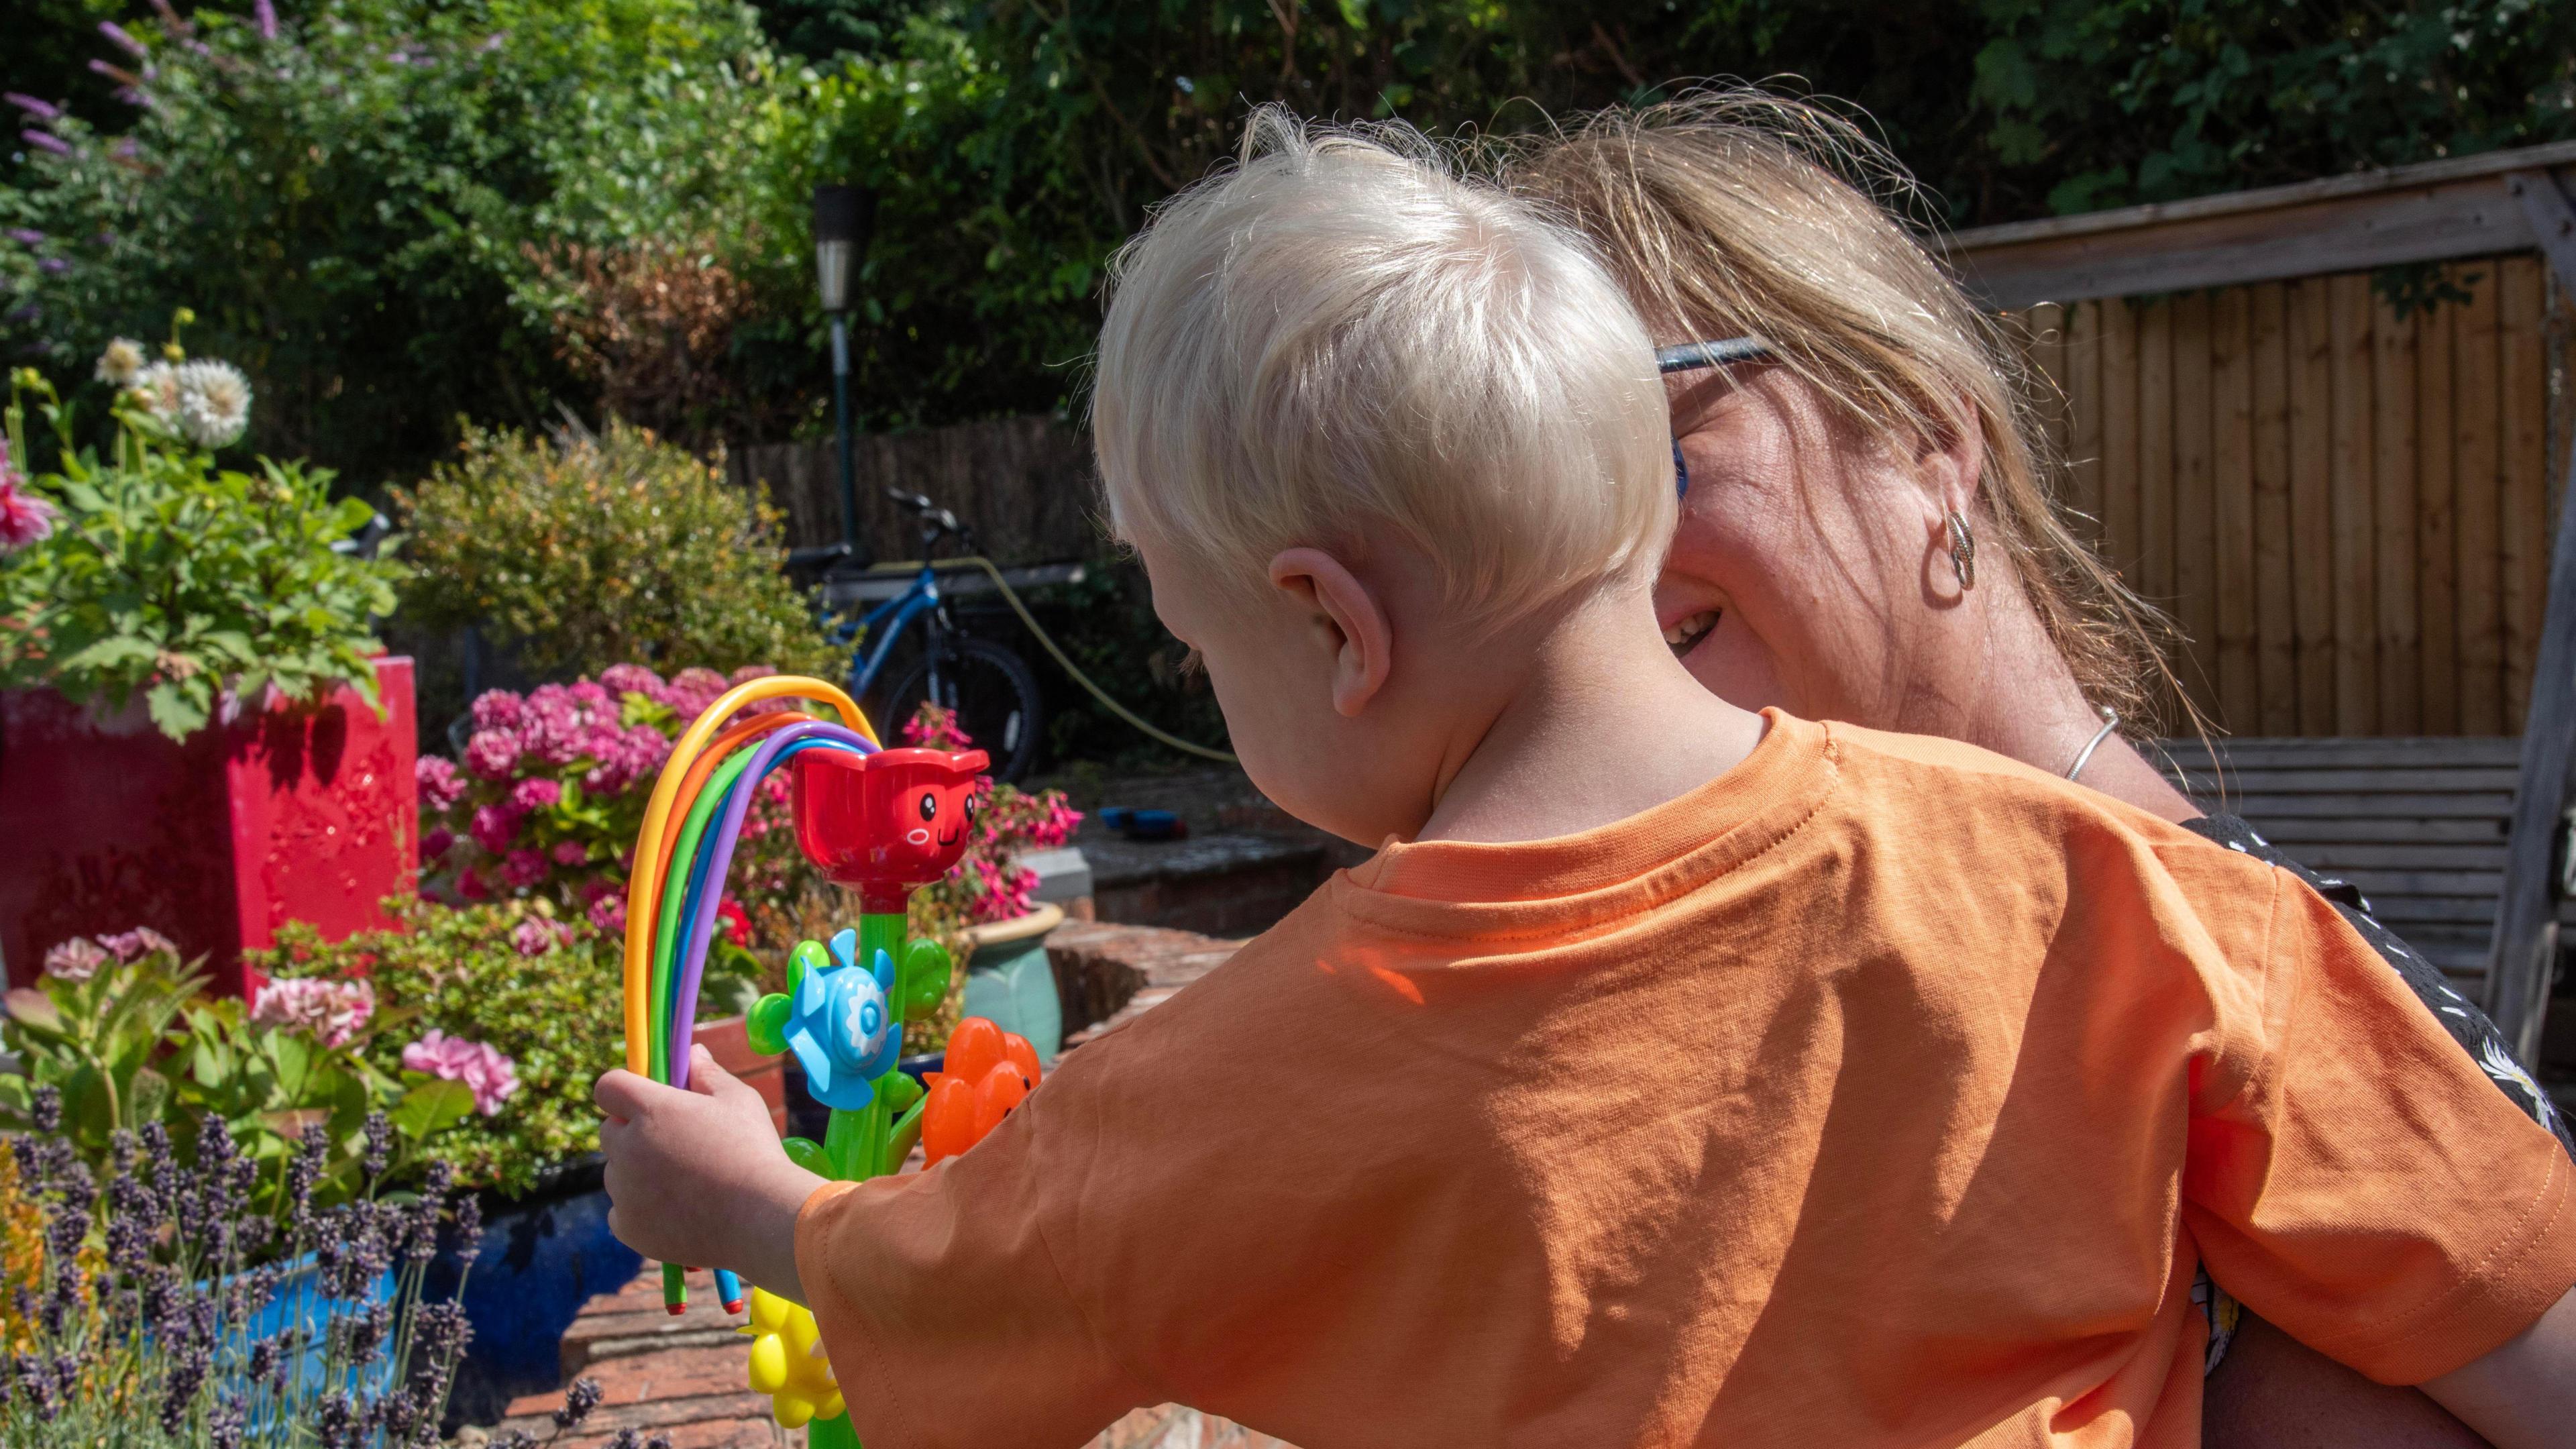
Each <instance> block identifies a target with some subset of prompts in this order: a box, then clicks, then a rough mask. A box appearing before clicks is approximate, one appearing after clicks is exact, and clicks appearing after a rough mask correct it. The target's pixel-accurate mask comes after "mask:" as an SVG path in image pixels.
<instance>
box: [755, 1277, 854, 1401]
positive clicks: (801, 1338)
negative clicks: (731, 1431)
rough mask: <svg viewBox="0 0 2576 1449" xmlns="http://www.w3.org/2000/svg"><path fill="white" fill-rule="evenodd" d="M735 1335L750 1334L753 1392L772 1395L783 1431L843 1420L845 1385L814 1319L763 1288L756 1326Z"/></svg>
mask: <svg viewBox="0 0 2576 1449" xmlns="http://www.w3.org/2000/svg"><path fill="white" fill-rule="evenodd" d="M734 1332H736V1333H748V1334H750V1335H751V1389H752V1392H753V1393H756V1394H767V1395H769V1412H770V1414H771V1415H772V1416H773V1417H775V1418H776V1419H777V1420H778V1423H779V1427H781V1428H785V1429H798V1428H802V1427H804V1426H805V1424H806V1423H807V1422H809V1421H811V1420H814V1419H837V1418H839V1417H840V1416H841V1411H842V1409H843V1407H844V1406H843V1404H842V1403H841V1389H840V1385H839V1384H838V1383H836V1382H835V1381H834V1380H833V1378H832V1362H831V1360H829V1359H827V1358H825V1357H823V1340H822V1335H821V1333H820V1331H819V1330H817V1329H816V1328H815V1327H814V1315H813V1314H811V1313H809V1312H807V1311H806V1310H804V1309H803V1308H800V1307H798V1306H796V1305H795V1304H793V1303H790V1302H788V1301H787V1300H786V1299H784V1298H781V1297H779V1296H778V1295H777V1294H775V1293H771V1292H768V1291H766V1290H764V1289H759V1288H754V1289H752V1290H751V1322H750V1324H749V1325H748V1326H746V1327H743V1328H737V1329H735V1330H734Z"/></svg>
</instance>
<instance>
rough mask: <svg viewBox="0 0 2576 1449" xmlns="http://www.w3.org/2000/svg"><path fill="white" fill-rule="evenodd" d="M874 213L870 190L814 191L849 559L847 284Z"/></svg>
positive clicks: (853, 488) (855, 488)
mask: <svg viewBox="0 0 2576 1449" xmlns="http://www.w3.org/2000/svg"><path fill="white" fill-rule="evenodd" d="M876 209H877V198H876V193H875V192H873V191H861V190H860V189H858V188H857V187H855V186H840V185H825V186H817V187H815V188H814V280H815V284H816V286H817V288H818V289H819V290H820V291H821V292H822V295H823V312H824V314H825V315H826V316H828V317H830V318H831V319H832V421H833V427H834V430H835V431H836V432H837V433H838V434H839V437H840V443H841V547H842V549H843V551H844V553H845V554H846V555H847V556H849V557H852V558H855V557H857V556H858V550H859V484H858V475H857V472H856V470H855V468H854V467H853V466H852V462H851V457H850V320H849V314H850V283H851V282H852V281H853V280H854V279H855V278H856V277H857V275H858V270H859V254H860V253H861V252H864V251H866V250H867V246H868V228H869V226H870V224H871V223H873V222H874V221H875V219H876Z"/></svg>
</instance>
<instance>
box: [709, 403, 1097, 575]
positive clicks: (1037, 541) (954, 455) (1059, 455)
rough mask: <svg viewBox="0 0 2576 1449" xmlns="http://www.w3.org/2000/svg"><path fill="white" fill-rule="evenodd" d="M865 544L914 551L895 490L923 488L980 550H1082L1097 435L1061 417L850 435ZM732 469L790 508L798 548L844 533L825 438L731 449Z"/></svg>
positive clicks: (1035, 555) (1014, 558) (1093, 500)
mask: <svg viewBox="0 0 2576 1449" xmlns="http://www.w3.org/2000/svg"><path fill="white" fill-rule="evenodd" d="M852 465H853V466H852V470H851V471H852V473H853V474H854V475H855V476H856V478H857V480H858V504H859V540H860V542H861V543H862V544H863V545H864V546H866V547H867V548H869V549H870V550H871V551H872V552H873V553H874V554H875V555H876V557H878V558H880V559H908V558H918V557H920V553H921V544H920V540H919V539H918V538H916V537H915V536H914V534H913V530H912V518H911V514H910V513H909V512H907V511H906V510H904V509H902V508H899V507H898V506H896V505H895V504H894V503H893V502H891V501H890V500H888V499H887V498H886V496H885V490H886V489H887V488H901V489H904V490H906V491H909V492H914V493H926V494H928V495H929V496H930V497H931V498H932V499H933V500H934V501H936V502H938V503H939V504H941V505H942V506H944V507H946V508H948V509H950V510H951V511H953V512H954V513H956V515H957V516H958V518H959V519H961V520H963V521H964V522H966V523H967V524H969V525H971V526H972V527H973V528H974V530H975V533H976V536H977V538H978V540H979V541H980V542H981V543H982V545H983V547H984V551H985V552H986V553H987V554H989V555H990V556H992V557H993V558H995V559H997V560H999V561H1001V562H1004V563H1013V564H1023V563H1040V562H1048V561H1052V560H1057V559H1069V558H1079V557H1081V556H1083V555H1084V554H1087V553H1090V552H1092V551H1094V550H1095V549H1096V548H1097V547H1098V545H1099V540H1100V533H1099V529H1098V524H1097V522H1096V518H1095V515H1096V514H1097V512H1098V489H1097V488H1095V487H1094V485H1093V481H1092V465H1091V441H1090V438H1089V437H1088V435H1086V434H1083V433H1081V432H1077V431H1076V430H1075V429H1073V428H1072V427H1071V426H1069V425H1067V424H1066V423H1064V422H1062V421H1061V420H1059V419H1056V418H1050V417H1024V418H1001V419H996V420H994V421H990V422H979V423H963V424H960V425H958V426H956V427H949V428H934V429H930V430H928V431H925V432H919V433H892V434H870V435H866V436H862V437H860V438H858V439H856V440H854V447H853V449H852ZM726 467H727V472H728V473H729V474H730V475H731V476H732V478H733V480H734V481H735V482H736V483H739V484H743V485H745V486H748V485H750V484H751V483H753V482H755V481H757V482H760V483H763V484H766V485H767V487H768V489H769V493H770V496H771V498H772V499H773V500H774V501H776V502H777V504H778V506H779V507H781V508H783V509H785V510H786V512H787V533H788V539H789V541H790V543H791V544H793V545H794V546H796V547H800V548H801V547H806V546H809V545H815V544H824V543H832V542H835V541H837V540H838V539H839V538H840V536H841V495H840V469H839V463H838V457H837V454H836V452H835V449H834V445H833V443H832V442H831V441H830V440H829V439H825V440H822V441H819V442H807V443H763V444H754V445H752V446H750V447H744V448H738V449H735V450H734V451H733V453H732V454H731V455H730V456H729V459H728V461H727V465H726Z"/></svg>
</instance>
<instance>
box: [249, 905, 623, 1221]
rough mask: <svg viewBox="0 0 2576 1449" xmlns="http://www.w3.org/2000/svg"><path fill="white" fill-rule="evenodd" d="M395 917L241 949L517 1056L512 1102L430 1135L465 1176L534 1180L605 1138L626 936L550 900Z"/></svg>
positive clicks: (517, 1183) (381, 1053) (384, 1042)
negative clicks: (393, 921)
mask: <svg viewBox="0 0 2576 1449" xmlns="http://www.w3.org/2000/svg"><path fill="white" fill-rule="evenodd" d="M394 904H395V906H396V910H397V914H398V924H397V925H396V926H395V928H393V929H391V930H380V931H362V932H360V933H358V934H357V935H354V936H351V937H349V938H348V939H347V940H344V941H338V942H326V941H324V940H323V939H322V936H321V933H320V932H318V931H316V930H314V929H313V928H312V927H310V926H307V925H304V924H302V923H300V922H299V923H291V924H289V925H287V926H285V927H283V928H282V929H280V930H279V932H278V943H277V945H276V946H275V947H274V948H272V949H270V950H268V951H264V952H245V953H244V958H245V959H246V960H250V961H252V962H254V963H255V964H256V965H258V967H259V968H260V969H261V970H263V971H267V972H270V973H272V974H275V975H278V976H281V977H287V978H290V979H299V980H312V981H325V982H358V981H365V982H369V983H371V984H372V986H373V989H374V991H375V994H376V998H377V1000H378V1001H379V1002H380V1003H381V1007H382V1009H384V1010H388V1011H392V1012H397V1013H401V1014H402V1015H403V1016H404V1018H405V1019H406V1020H408V1021H410V1022H412V1023H413V1024H414V1025H416V1026H418V1027H419V1028H421V1029H422V1030H423V1034H424V1035H426V1033H427V1032H428V1031H430V1030H436V1031H439V1032H442V1033H444V1034H445V1035H447V1036H451V1037H459V1038H465V1039H469V1040H471V1041H475V1042H479V1043H482V1044H484V1045H487V1046H489V1047H491V1048H493V1049H494V1050H496V1051H498V1052H501V1053H503V1054H505V1055H506V1056H508V1057H509V1059H510V1061H511V1063H512V1064H513V1066H514V1068H515V1071H516V1075H517V1080H518V1084H519V1085H518V1090H517V1091H516V1092H515V1093H513V1094H512V1095H511V1097H510V1099H509V1102H508V1104H507V1110H505V1111H502V1112H499V1113H497V1114H495V1115H492V1116H488V1117H487V1116H482V1115H473V1116H468V1117H466V1118H465V1119H464V1120H463V1121H462V1122H461V1123H460V1124H459V1125H458V1126H456V1127H455V1128H454V1129H453V1130H450V1131H448V1132H445V1133H443V1134H441V1135H440V1136H439V1137H438V1138H437V1139H435V1140H434V1141H433V1142H432V1143H431V1144H430V1149H429V1150H430V1152H431V1154H432V1155H433V1156H435V1157H436V1158H437V1159H439V1160H440V1161H443V1162H446V1163H449V1164H451V1165H452V1166H453V1167H454V1168H455V1170H456V1173H457V1177H458V1180H459V1181H461V1182H464V1183H466V1184H468V1185H471V1186H491V1187H497V1188H499V1189H500V1190H501V1191H503V1192H505V1193H511V1194H518V1193H524V1192H527V1191H528V1190H529V1189H531V1188H533V1187H534V1186H535V1185H536V1182H537V1177H538V1174H539V1173H540V1172H541V1171H543V1170H544V1169H545V1168H548V1167H551V1166H553V1165H555V1164H557V1163H560V1162H564V1161H568V1160H570V1159H572V1158H575V1157H578V1156H580V1155H582V1154H583V1153H586V1152H595V1151H597V1150H598V1148H599V1113H598V1111H597V1110H596V1109H594V1108H593V1107H592V1106H591V1105H590V1086H591V1083H592V1081H594V1080H595V1079H596V1078H597V1077H598V1076H599V1074H600V1073H601V1072H603V1071H605V1070H607V1069H608V1068H609V1067H610V1066H613V1065H615V1064H616V1061H617V1059H618V1055H619V1052H620V1051H621V1050H622V1048H621V1046H620V1043H622V1042H623V1041H624V1040H625V1036H626V1027H625V1017H624V1010H623V1007H622V1006H621V1004H620V1003H621V1001H622V996H621V981H620V968H619V960H620V956H619V943H618V942H617V941H616V940H615V939H614V938H613V937H606V936H603V935H602V934H601V933H600V932H598V931H596V930H594V929H592V928H591V927H590V926H589V924H588V923H587V922H583V921H579V920H570V919H565V918H563V917H560V916H558V915H557V914H556V913H555V911H554V909H553V907H552V905H551V904H550V903H548V902H546V901H543V900H529V901H506V902H496V903H492V904H487V905H478V906H466V907H460V908H450V907H447V906H442V905H438V904H435V903H433V902H428V901H419V900H414V901H410V902H401V903H394ZM367 1050H368V1055H369V1058H370V1060H371V1061H372V1062H373V1063H374V1065H375V1067H376V1068H377V1069H378V1070H381V1071H394V1070H398V1069H400V1068H401V1066H402V1062H403V1054H404V1046H403V1044H400V1043H397V1042H394V1041H392V1040H390V1039H388V1038H384V1037H379V1038H377V1039H376V1040H375V1041H374V1042H372V1043H371V1044H370V1045H369V1047H368V1049H367Z"/></svg>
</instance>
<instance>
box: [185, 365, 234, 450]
mask: <svg viewBox="0 0 2576 1449" xmlns="http://www.w3.org/2000/svg"><path fill="white" fill-rule="evenodd" d="M249 426H250V379H249V378H247V377H244V376H242V370H241V369H240V368H238V367H235V366H233V365H232V364H231V363H229V362H183V363H180V364H179V431H180V432H183V433H185V434H187V435H188V441H189V442H192V443H194V444H196V445H197V446H198V447H200V448H221V447H224V446H226V445H228V444H230V443H232V442H234V441H236V440H238V439H239V438H240V437H241V435H242V431H243V429H245V428H248V427H249Z"/></svg>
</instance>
